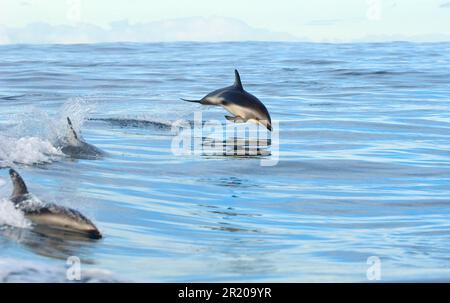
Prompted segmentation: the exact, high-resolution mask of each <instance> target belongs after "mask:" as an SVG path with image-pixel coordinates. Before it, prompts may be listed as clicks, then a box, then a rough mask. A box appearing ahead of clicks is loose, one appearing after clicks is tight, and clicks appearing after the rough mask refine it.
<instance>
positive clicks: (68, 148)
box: [61, 117, 105, 159]
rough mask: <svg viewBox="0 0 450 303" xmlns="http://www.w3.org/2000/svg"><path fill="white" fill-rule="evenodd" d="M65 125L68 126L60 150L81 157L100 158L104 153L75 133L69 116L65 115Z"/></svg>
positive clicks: (74, 156)
mask: <svg viewBox="0 0 450 303" xmlns="http://www.w3.org/2000/svg"><path fill="white" fill-rule="evenodd" d="M67 125H68V127H69V132H68V134H67V136H66V137H65V139H64V140H63V142H62V147H61V151H62V152H63V153H64V154H66V155H68V156H71V157H73V158H81V159H86V158H87V159H91V158H100V157H102V156H104V155H105V153H104V152H103V151H102V150H101V149H99V148H97V147H95V146H94V145H92V144H89V143H87V142H85V141H84V140H83V139H82V138H81V136H80V135H79V134H77V132H76V131H75V129H74V128H73V125H72V121H71V120H70V118H69V117H67Z"/></svg>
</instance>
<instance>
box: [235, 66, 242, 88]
mask: <svg viewBox="0 0 450 303" xmlns="http://www.w3.org/2000/svg"><path fill="white" fill-rule="evenodd" d="M234 75H235V80H234V86H235V87H236V88H239V89H240V90H244V87H243V86H242V82H241V76H239V72H238V70H237V69H235V70H234Z"/></svg>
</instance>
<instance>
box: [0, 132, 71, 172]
mask: <svg viewBox="0 0 450 303" xmlns="http://www.w3.org/2000/svg"><path fill="white" fill-rule="evenodd" d="M0 141H1V142H2V145H0V166H11V165H12V164H13V163H20V164H28V165H31V164H38V163H50V162H53V161H54V160H56V159H59V158H61V157H62V156H63V155H64V154H63V153H62V152H61V151H60V150H59V149H58V148H56V147H55V146H53V144H52V143H51V142H50V141H48V140H45V139H42V138H38V137H21V138H14V137H12V138H11V137H5V136H2V135H0Z"/></svg>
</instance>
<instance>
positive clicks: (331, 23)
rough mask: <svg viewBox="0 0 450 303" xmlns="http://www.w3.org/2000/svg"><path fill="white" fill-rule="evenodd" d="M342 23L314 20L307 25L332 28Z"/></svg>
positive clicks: (339, 20) (334, 20)
mask: <svg viewBox="0 0 450 303" xmlns="http://www.w3.org/2000/svg"><path fill="white" fill-rule="evenodd" d="M340 22H343V20H341V19H321V20H312V21H308V22H306V23H305V25H307V26H332V25H336V24H338V23H340Z"/></svg>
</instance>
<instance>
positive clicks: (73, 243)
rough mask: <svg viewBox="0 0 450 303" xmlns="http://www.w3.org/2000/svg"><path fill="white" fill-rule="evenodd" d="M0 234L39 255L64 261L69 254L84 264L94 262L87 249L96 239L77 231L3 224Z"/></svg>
mask: <svg viewBox="0 0 450 303" xmlns="http://www.w3.org/2000/svg"><path fill="white" fill-rule="evenodd" d="M0 235H1V236H3V237H5V238H7V239H9V240H11V241H14V242H16V243H18V244H20V245H23V246H24V247H25V248H26V249H29V250H31V251H33V252H34V253H36V254H38V255H41V256H45V257H50V258H55V259H61V260H64V261H65V260H67V258H68V257H70V256H78V257H79V258H80V259H81V260H82V262H83V263H85V264H93V263H95V260H92V259H90V258H89V253H88V250H89V249H93V248H94V247H95V242H96V241H95V240H91V239H89V238H87V237H83V236H82V235H80V234H77V233H71V232H68V231H62V230H57V229H53V228H48V227H44V226H34V227H33V228H32V229H28V228H17V227H10V226H3V227H2V228H1V229H0Z"/></svg>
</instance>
